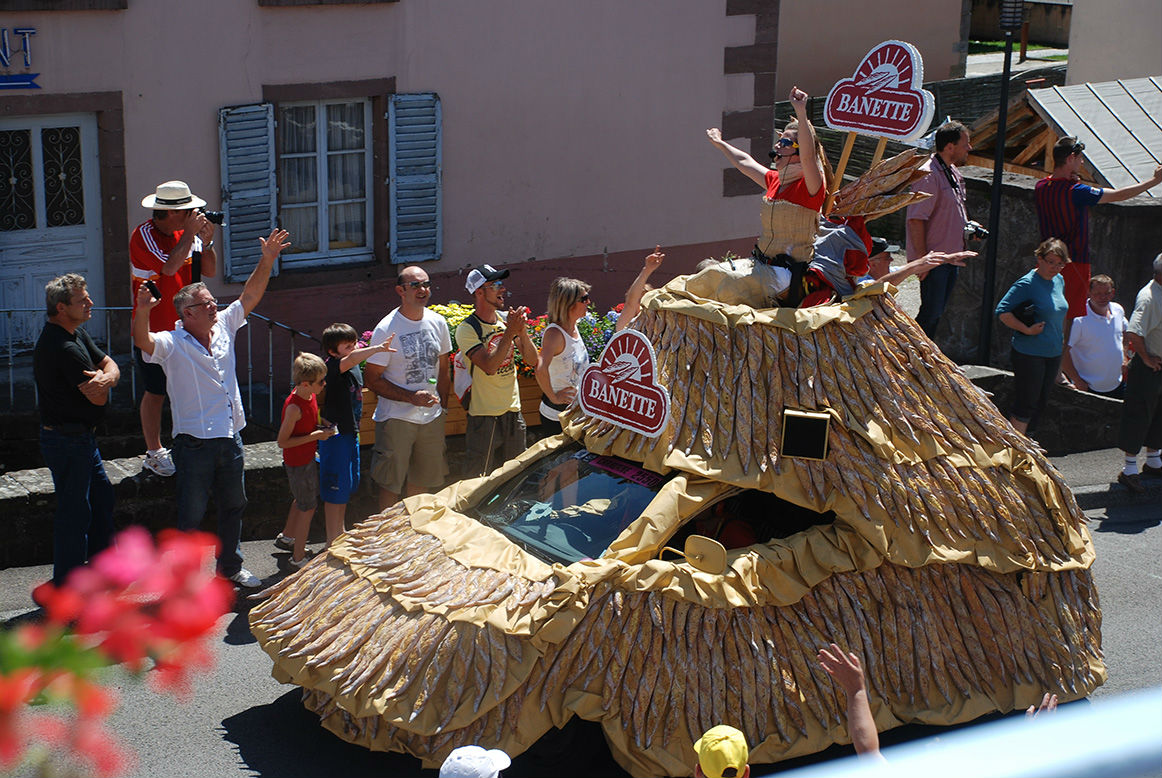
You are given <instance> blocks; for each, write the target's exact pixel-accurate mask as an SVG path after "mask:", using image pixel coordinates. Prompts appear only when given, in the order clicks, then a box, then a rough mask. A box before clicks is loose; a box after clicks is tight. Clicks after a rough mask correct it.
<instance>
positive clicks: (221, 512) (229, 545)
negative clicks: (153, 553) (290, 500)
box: [172, 434, 246, 578]
mask: <svg viewBox="0 0 1162 778" xmlns="http://www.w3.org/2000/svg"><path fill="white" fill-rule="evenodd" d="M172 453H173V463H174V467H175V468H177V474H176V477H177V492H178V494H177V500H178V529H180V530H186V531H189V530H194V529H198V527H200V526H201V525H202V519H203V518H204V517H205V515H206V505H207V504H208V503H209V501H210V496H211V495H213V497H214V504H215V505H216V506H217V507H218V541H219V543H220V544H221V548H219V549H218V572H219V573H221V574H222V575H224V576H226V577H227V578H229V577H230V576H232V575H234V574H235V573H237V572H238V571H239V570H241V569H242V511H243V509H244V508H246V466H245V464H244V463H243V461H242V436H241V435H239V434H235V435H234V437H232V438H204V439H203V438H195V437H193V436H192V435H185V434H182V435H178V436H176V437H175V438H174V439H173V451H172Z"/></svg>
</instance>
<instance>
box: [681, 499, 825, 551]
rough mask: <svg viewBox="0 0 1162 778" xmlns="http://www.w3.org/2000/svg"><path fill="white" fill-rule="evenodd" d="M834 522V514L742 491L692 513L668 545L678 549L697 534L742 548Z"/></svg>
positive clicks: (729, 545)
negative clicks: (691, 536)
mask: <svg viewBox="0 0 1162 778" xmlns="http://www.w3.org/2000/svg"><path fill="white" fill-rule="evenodd" d="M834 521H835V511H826V512H824V513H818V512H817V511H813V510H811V509H810V508H804V507H803V506H801V505H796V504H794V503H792V502H789V501H787V500H784V499H783V498H781V497H779V496H777V495H775V494H771V493H770V492H763V491H759V490H757V489H742V490H739V491H736V492H732V493H729V494H726V495H724V496H723V498H722V499H720V500H717V501H715V502H714V504H712V505H709V506H707V507H706V508H705V509H704V510H702V511H699V512H698V513H696V514H694V516H692V517H691V518H690V520H689V521H687V522H686V523H685V524H684V525H682V527H681V528H680V529H679V530H678V531H677V532H676V533H674V537H673V539H672V540H671V541H670V542H669V545H671V546H673V547H675V548H681V547H682V544H683V543H684V542H685V540H686V538H687V537H689V536H690V535H693V534H698V535H705V536H706V537H709V538H713V539H715V540H717V541H718V542H719V543H721V544H722V545H723V546H725V547H726V548H727V550H730V549H734V548H745V547H746V546H751V545H754V544H756V543H767V542H769V541H771V540H774V539H775V538H789V537H790V536H791V535H794V534H796V533H799V532H803V531H804V530H807V529H810V528H811V527H815V526H819V525H822V524H831V523H832V522H834Z"/></svg>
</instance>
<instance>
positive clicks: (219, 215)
mask: <svg viewBox="0 0 1162 778" xmlns="http://www.w3.org/2000/svg"><path fill="white" fill-rule="evenodd" d="M198 213H200V214H202V216H205V217H206V221H208V222H210V223H211V224H217V225H218V226H219V227H221V226H222V225H223V224H224V223H225V222H226V213H225V211H209V210H206V209H205V208H199V209H198ZM977 226H979V225H977Z"/></svg>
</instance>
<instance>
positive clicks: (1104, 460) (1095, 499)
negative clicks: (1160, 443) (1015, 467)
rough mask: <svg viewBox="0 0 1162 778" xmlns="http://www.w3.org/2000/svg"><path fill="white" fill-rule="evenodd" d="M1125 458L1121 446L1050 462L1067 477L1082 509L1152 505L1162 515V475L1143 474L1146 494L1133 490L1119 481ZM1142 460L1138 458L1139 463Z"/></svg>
mask: <svg viewBox="0 0 1162 778" xmlns="http://www.w3.org/2000/svg"><path fill="white" fill-rule="evenodd" d="M1124 457H1125V455H1124V454H1123V453H1122V451H1121V450H1120V449H1116V448H1105V449H1099V450H1097V451H1083V452H1081V453H1079V454H1067V455H1066V456H1060V457H1051V458H1050V460H1049V461H1050V462H1052V463H1053V466H1054V467H1056V468H1057V469H1058V470H1060V471H1061V474H1062V475H1063V476H1065V482H1066V483H1068V484H1069V488H1070V489H1071V490H1072V491H1073V496H1074V497H1075V498H1077V504H1078V505H1079V506H1081V509H1082V510H1085V511H1088V510H1093V509H1095V508H1115V507H1122V506H1126V505H1151V504H1152V505H1154V506H1155V507H1156V508H1157V510H1158V515H1159V518H1162V478H1153V477H1147V476H1142V486H1144V487H1146V493H1145V494H1134V493H1132V492H1131V491H1130V490H1129V489H1127V488H1126V487H1124V486H1122V485H1121V484H1119V483H1118V482H1117V478H1118V473H1120V472H1121V469H1122V461H1123V459H1124ZM1143 461H1144V460H1142V459H1141V458H1139V460H1138V462H1139V465H1140V464H1141V463H1142V462H1143Z"/></svg>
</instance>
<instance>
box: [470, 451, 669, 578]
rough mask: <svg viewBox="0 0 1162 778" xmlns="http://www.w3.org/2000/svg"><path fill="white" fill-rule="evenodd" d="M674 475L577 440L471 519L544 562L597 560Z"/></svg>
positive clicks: (509, 486) (504, 489)
mask: <svg viewBox="0 0 1162 778" xmlns="http://www.w3.org/2000/svg"><path fill="white" fill-rule="evenodd" d="M670 478H671V476H662V475H658V474H657V473H654V472H651V471H649V470H644V469H642V467H641V466H640V465H637V464H635V463H633V462H630V461H628V460H625V459H620V458H618V457H611V456H600V455H598V454H592V453H590V452H588V451H586V450H585V449H583V448H581V446H580V444H573V445H571V446H567V447H566V448H564V449H562V450H560V451H558V452H556V453H555V454H552V455H550V456H547V457H544V458H542V459H539V460H537V461H536V462H534V463H533V465H532V466H531V467H529V468H528V469H527V470H525V471H524V472H522V473H520V474H519V475H517V476H515V477H513V478H512V479H510V480H509V481H507V482H506V483H505V484H504V485H502V486H501V487H500V488H499V489H497V490H496V491H495V492H494V493H493V494H491V495H490V496H489V497H487V498H486V499H485V500H483V501H482V502H481V503H480V505H478V506H477V507H476V509H475V511H474V512H473V514H472V515H473V516H474V517H475V518H476V519H478V520H480V521H481V522H483V523H485V524H487V525H488V526H490V527H492V528H494V529H496V530H499V531H500V532H502V533H504V534H505V535H506V536H507V537H508V538H509V540H512V541H513V542H515V543H517V544H518V545H520V546H522V547H523V548H524V549H525V550H527V551H529V552H530V553H532V554H534V555H535V556H537V557H539V558H541V559H543V560H545V561H547V562H561V563H562V564H566V565H569V564H572V563H574V562H578V561H580V560H582V559H595V558H597V557H599V556H601V554H603V553H604V552H605V549H607V548H608V547H609V544H610V543H612V542H613V541H614V539H615V538H617V536H618V535H620V534H621V532H622V530H624V529H625V528H626V527H628V526H629V525H630V524H631V523H632V522H633V521H634V520H635V519H637V518H638V517H639V516H640V515H641V514H642V511H643V510H645V508H646V506H647V505H649V504H650V501H651V500H653V499H654V495H656V494H657V493H658V490H659V489H661V488H662V485H663V484H664V483H666V481H668V480H670Z"/></svg>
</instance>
